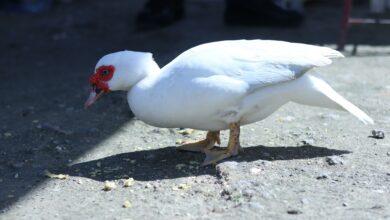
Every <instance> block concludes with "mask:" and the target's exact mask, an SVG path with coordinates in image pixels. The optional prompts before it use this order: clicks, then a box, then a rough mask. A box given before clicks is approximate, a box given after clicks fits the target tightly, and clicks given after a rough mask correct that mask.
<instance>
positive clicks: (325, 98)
mask: <svg viewBox="0 0 390 220" xmlns="http://www.w3.org/2000/svg"><path fill="white" fill-rule="evenodd" d="M298 81H301V82H300V83H299V84H301V83H304V84H305V86H303V85H302V84H301V85H302V86H301V85H298V87H299V88H298V91H299V92H298V93H299V94H297V95H298V96H295V95H294V96H295V98H293V101H294V102H297V103H300V104H305V105H311V106H318V107H325V108H333V109H338V110H345V111H348V112H349V113H351V114H353V115H354V116H355V117H357V118H358V119H359V120H360V121H362V122H363V123H364V124H374V120H372V118H371V117H370V116H368V115H367V114H366V113H365V112H363V111H362V110H360V109H359V108H358V107H356V106H355V105H354V104H352V103H351V102H349V101H348V100H346V99H345V98H344V97H342V96H341V95H340V94H338V93H337V92H336V91H335V90H333V89H332V87H330V86H329V84H327V83H326V82H325V81H324V80H322V79H320V78H317V77H315V76H313V75H310V74H305V75H304V76H302V77H301V78H300V79H298Z"/></svg>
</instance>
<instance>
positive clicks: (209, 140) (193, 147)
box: [178, 131, 221, 152]
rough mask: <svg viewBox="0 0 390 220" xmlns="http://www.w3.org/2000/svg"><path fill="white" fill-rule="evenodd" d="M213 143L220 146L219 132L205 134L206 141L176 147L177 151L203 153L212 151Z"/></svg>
mask: <svg viewBox="0 0 390 220" xmlns="http://www.w3.org/2000/svg"><path fill="white" fill-rule="evenodd" d="M215 143H218V144H221V139H220V138H219V131H209V132H207V135H206V139H204V140H201V141H198V142H194V143H188V144H184V145H182V146H180V147H178V150H183V151H192V152H205V150H210V149H212V148H213V147H214V144H215Z"/></svg>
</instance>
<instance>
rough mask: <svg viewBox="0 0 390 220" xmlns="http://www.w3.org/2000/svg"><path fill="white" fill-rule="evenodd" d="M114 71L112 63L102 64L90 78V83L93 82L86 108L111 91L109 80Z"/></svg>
mask: <svg viewBox="0 0 390 220" xmlns="http://www.w3.org/2000/svg"><path fill="white" fill-rule="evenodd" d="M114 72H115V67H114V66H112V65H110V66H100V67H98V68H97V69H96V72H95V73H94V74H92V76H91V77H90V78H89V83H90V84H91V93H90V95H89V98H88V99H87V101H86V102H85V105H84V106H85V107H86V108H87V107H89V106H90V105H92V104H93V103H94V102H95V101H96V100H97V99H98V98H99V97H100V96H102V95H103V94H104V93H107V92H109V91H110V88H109V86H108V81H109V80H110V79H111V78H112V77H113V75H114Z"/></svg>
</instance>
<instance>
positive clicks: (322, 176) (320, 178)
mask: <svg viewBox="0 0 390 220" xmlns="http://www.w3.org/2000/svg"><path fill="white" fill-rule="evenodd" d="M316 179H318V180H322V179H328V175H327V174H321V175H319V176H317V177H316Z"/></svg>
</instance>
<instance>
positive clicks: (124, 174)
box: [61, 146, 351, 181]
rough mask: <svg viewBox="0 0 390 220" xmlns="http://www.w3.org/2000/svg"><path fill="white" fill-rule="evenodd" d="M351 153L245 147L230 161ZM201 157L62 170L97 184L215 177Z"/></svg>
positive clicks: (148, 153)
mask: <svg viewBox="0 0 390 220" xmlns="http://www.w3.org/2000/svg"><path fill="white" fill-rule="evenodd" d="M348 153H351V152H350V151H343V150H335V149H329V148H325V147H316V146H300V147H295V146H294V147H266V146H253V147H246V148H244V152H242V153H241V154H240V155H239V156H237V157H233V158H231V159H230V160H232V161H237V162H240V161H248V162H250V161H255V160H268V161H273V160H294V159H309V158H316V157H325V156H331V155H341V154H348ZM203 159H204V155H203V154H199V153H190V152H179V151H177V150H176V148H175V147H166V148H159V149H153V150H143V151H135V152H130V153H123V154H117V155H113V156H109V157H105V158H101V159H98V160H93V161H88V162H83V163H78V164H74V165H72V166H70V167H67V168H65V170H61V172H66V173H67V174H69V175H71V176H83V177H87V178H91V179H94V180H98V181H105V180H116V179H123V178H128V177H132V178H134V179H135V180H138V181H151V180H161V179H173V178H179V177H186V176H199V175H205V174H209V175H214V174H215V172H216V171H215V168H213V167H212V166H206V167H201V166H200V163H201V162H202V160H203Z"/></svg>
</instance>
